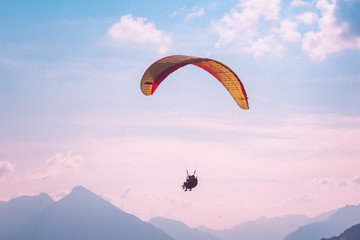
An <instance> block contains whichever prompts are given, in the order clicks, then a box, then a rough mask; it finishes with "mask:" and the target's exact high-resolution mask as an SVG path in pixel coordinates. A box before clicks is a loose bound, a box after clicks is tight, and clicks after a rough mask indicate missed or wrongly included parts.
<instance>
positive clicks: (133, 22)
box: [108, 14, 171, 54]
mask: <svg viewBox="0 0 360 240" xmlns="http://www.w3.org/2000/svg"><path fill="white" fill-rule="evenodd" d="M108 36H110V38H111V39H113V40H115V41H117V42H120V43H130V42H132V43H136V44H154V45H156V46H157V48H158V52H159V53H160V54H161V53H165V52H167V51H169V50H170V44H171V37H169V36H167V35H166V34H165V33H164V32H163V31H161V30H158V29H157V28H156V27H155V24H154V23H152V22H148V21H147V19H146V18H142V17H138V18H133V16H132V15H131V14H128V15H124V16H122V17H121V19H120V21H119V22H117V23H115V24H114V25H113V26H112V27H111V28H110V29H109V31H108Z"/></svg>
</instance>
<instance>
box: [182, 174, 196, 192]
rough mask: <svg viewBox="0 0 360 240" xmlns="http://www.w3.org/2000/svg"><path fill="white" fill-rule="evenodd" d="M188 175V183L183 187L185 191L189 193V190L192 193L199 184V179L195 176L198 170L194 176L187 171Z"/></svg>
mask: <svg viewBox="0 0 360 240" xmlns="http://www.w3.org/2000/svg"><path fill="white" fill-rule="evenodd" d="M186 173H187V177H186V181H185V182H184V184H183V185H182V188H183V189H184V191H187V190H188V189H189V191H191V189H193V188H194V187H196V186H197V184H198V179H197V177H196V176H195V173H196V170H195V171H194V174H193V175H189V172H188V171H187V170H186Z"/></svg>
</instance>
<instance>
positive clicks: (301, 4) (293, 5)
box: [290, 0, 308, 7]
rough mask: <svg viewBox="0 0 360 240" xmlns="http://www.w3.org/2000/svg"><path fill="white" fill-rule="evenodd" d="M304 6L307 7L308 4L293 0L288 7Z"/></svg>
mask: <svg viewBox="0 0 360 240" xmlns="http://www.w3.org/2000/svg"><path fill="white" fill-rule="evenodd" d="M304 5H308V3H307V2H304V1H301V0H293V1H292V2H291V4H290V6H292V7H300V6H304Z"/></svg>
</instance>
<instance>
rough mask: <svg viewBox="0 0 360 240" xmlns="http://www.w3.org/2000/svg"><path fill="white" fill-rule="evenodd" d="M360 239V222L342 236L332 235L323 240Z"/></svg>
mask: <svg viewBox="0 0 360 240" xmlns="http://www.w3.org/2000/svg"><path fill="white" fill-rule="evenodd" d="M359 239H360V224H357V225H354V226H352V227H351V228H348V229H346V230H345V231H344V232H343V233H342V234H340V236H338V237H332V238H328V239H325V238H323V239H321V240H359Z"/></svg>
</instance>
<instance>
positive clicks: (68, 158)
mask: <svg viewBox="0 0 360 240" xmlns="http://www.w3.org/2000/svg"><path fill="white" fill-rule="evenodd" d="M82 162H83V158H82V156H80V155H75V154H73V153H72V152H68V153H66V154H63V153H57V154H55V155H54V156H52V157H50V158H49V159H47V160H46V161H45V166H44V167H43V170H41V171H38V172H33V173H31V174H30V176H29V178H30V179H32V180H44V179H48V178H52V177H56V176H58V175H61V174H64V173H67V172H72V171H78V170H80V168H81V166H82Z"/></svg>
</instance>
